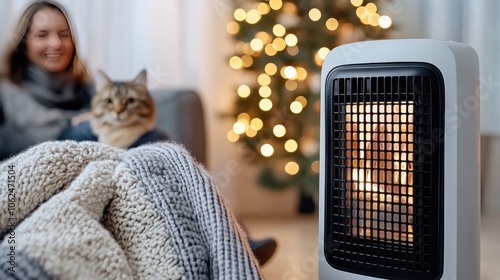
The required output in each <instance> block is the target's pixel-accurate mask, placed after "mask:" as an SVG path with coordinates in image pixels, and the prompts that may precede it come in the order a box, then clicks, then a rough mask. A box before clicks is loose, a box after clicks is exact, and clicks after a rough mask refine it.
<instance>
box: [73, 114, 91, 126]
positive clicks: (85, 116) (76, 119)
mask: <svg viewBox="0 0 500 280" xmlns="http://www.w3.org/2000/svg"><path fill="white" fill-rule="evenodd" d="M90 118H92V113H90V112H85V113H81V114H79V115H76V116H74V117H73V118H71V125H72V126H76V125H78V124H79V123H81V122H84V121H89V120H90Z"/></svg>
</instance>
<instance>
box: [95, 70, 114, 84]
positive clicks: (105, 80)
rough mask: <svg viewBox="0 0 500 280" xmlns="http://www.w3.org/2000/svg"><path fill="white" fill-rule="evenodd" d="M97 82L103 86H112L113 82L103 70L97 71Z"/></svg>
mask: <svg viewBox="0 0 500 280" xmlns="http://www.w3.org/2000/svg"><path fill="white" fill-rule="evenodd" d="M97 82H98V84H101V85H107V84H111V83H112V81H111V79H110V78H109V77H108V75H106V73H104V71H103V70H100V69H99V70H97Z"/></svg>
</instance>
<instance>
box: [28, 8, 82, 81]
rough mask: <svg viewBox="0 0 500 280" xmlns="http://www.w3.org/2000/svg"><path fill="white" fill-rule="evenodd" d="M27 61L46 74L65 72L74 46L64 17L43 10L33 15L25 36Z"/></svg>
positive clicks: (57, 13) (55, 11) (60, 14)
mask: <svg viewBox="0 0 500 280" xmlns="http://www.w3.org/2000/svg"><path fill="white" fill-rule="evenodd" d="M26 48H27V56H28V59H29V60H30V61H31V62H32V63H34V64H36V65H37V66H39V67H41V68H42V69H44V70H45V71H47V72H52V73H57V72H61V71H64V70H66V68H67V67H68V65H69V63H70V62H71V58H72V57H73V52H74V50H75V46H74V45H73V40H72V36H71V31H70V29H69V25H68V22H67V21H66V18H65V17H64V15H63V14H62V13H61V12H59V11H57V10H54V9H50V8H45V9H41V10H39V11H38V12H36V13H35V15H34V16H33V19H32V20H31V26H30V29H29V30H28V34H27V35H26Z"/></svg>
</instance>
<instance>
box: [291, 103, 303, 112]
mask: <svg viewBox="0 0 500 280" xmlns="http://www.w3.org/2000/svg"><path fill="white" fill-rule="evenodd" d="M302 109H304V107H302V104H301V103H300V102H299V101H293V102H292V103H291V104H290V111H292V113H294V114H298V113H300V112H302Z"/></svg>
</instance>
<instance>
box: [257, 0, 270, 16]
mask: <svg viewBox="0 0 500 280" xmlns="http://www.w3.org/2000/svg"><path fill="white" fill-rule="evenodd" d="M257 11H259V13H260V14H261V15H266V14H268V13H269V12H270V11H271V7H269V5H268V4H267V3H260V4H259V5H258V6H257Z"/></svg>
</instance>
